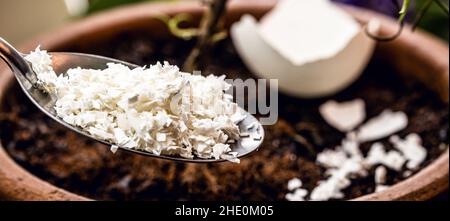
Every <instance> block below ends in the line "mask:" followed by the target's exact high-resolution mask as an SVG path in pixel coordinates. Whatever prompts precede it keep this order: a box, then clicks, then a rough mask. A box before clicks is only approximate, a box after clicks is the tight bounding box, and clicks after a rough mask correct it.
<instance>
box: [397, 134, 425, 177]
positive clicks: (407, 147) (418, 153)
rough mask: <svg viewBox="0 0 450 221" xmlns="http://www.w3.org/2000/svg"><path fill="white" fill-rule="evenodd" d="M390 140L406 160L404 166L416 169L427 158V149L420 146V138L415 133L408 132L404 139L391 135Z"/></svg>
mask: <svg viewBox="0 0 450 221" xmlns="http://www.w3.org/2000/svg"><path fill="white" fill-rule="evenodd" d="M390 142H391V143H392V144H393V145H394V147H395V148H396V149H398V150H400V152H402V154H403V156H405V158H406V159H407V160H408V162H407V163H406V167H407V168H408V169H410V170H417V169H418V168H419V166H420V165H421V164H422V163H423V162H424V161H425V159H426V158H427V149H425V147H423V146H422V139H421V138H420V136H419V135H417V134H410V135H408V136H406V138H405V139H404V140H402V139H400V137H398V136H392V137H391V138H390Z"/></svg>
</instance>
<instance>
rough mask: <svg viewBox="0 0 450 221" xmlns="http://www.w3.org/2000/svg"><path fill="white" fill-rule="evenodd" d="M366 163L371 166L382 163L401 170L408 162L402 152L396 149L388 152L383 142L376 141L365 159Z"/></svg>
mask: <svg viewBox="0 0 450 221" xmlns="http://www.w3.org/2000/svg"><path fill="white" fill-rule="evenodd" d="M364 163H365V165H366V166H369V167H372V166H375V165H378V164H381V165H384V166H387V167H389V168H391V169H393V170H395V171H400V170H401V169H402V168H403V165H404V164H405V163H406V159H405V157H404V156H403V155H402V154H401V153H399V152H397V151H394V150H391V151H389V152H386V150H385V148H384V146H383V144H381V143H374V144H373V145H372V147H371V148H370V151H369V153H368V154H367V157H366V158H365V159H364Z"/></svg>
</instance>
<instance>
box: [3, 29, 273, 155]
mask: <svg viewBox="0 0 450 221" xmlns="http://www.w3.org/2000/svg"><path fill="white" fill-rule="evenodd" d="M50 54H51V56H52V61H53V65H52V66H53V69H54V70H55V72H56V73H59V74H62V73H66V72H67V70H68V69H71V68H77V67H82V68H90V69H105V68H106V67H107V66H106V64H107V63H111V62H113V63H121V64H123V65H126V66H129V67H130V68H136V67H138V66H137V65H134V64H130V63H127V62H123V61H120V60H116V59H112V58H107V57H101V56H97V55H90V54H81V53H63V52H58V53H50ZM24 56H26V55H25V54H22V53H20V52H18V51H17V50H16V49H15V48H14V47H12V46H11V45H10V44H9V43H8V42H6V41H5V40H3V39H2V38H0V58H2V59H3V60H4V61H5V62H6V64H7V65H8V66H9V68H10V69H11V70H12V72H13V73H14V75H15V76H16V79H17V81H18V82H19V84H20V86H21V87H22V90H23V91H24V92H25V94H26V95H27V96H28V97H29V98H30V99H31V101H32V102H33V103H34V104H35V105H36V106H37V107H38V108H39V109H40V110H41V111H42V112H44V113H45V114H47V115H48V116H49V117H51V118H52V119H54V120H55V121H57V122H58V123H60V124H62V125H64V126H65V127H67V128H69V129H71V130H73V131H75V132H77V133H79V134H81V135H84V136H86V137H89V138H91V139H94V140H96V141H98V142H101V143H103V144H106V145H109V146H111V145H113V144H112V143H110V142H108V141H105V140H101V139H98V138H96V137H94V136H92V135H90V134H89V133H87V132H85V131H83V129H82V128H80V127H75V126H72V125H70V124H68V123H66V122H64V121H63V120H62V119H61V118H59V117H58V116H57V115H56V111H55V109H54V105H55V102H56V100H55V98H52V96H50V95H48V94H46V93H44V92H43V91H42V90H40V89H38V88H37V86H36V82H37V77H36V74H35V73H34V71H33V70H32V68H31V66H30V64H29V63H28V62H27V61H26V60H25V59H24ZM239 128H240V129H241V132H242V134H245V136H242V137H241V138H240V139H239V140H237V142H236V143H234V144H231V148H232V151H233V152H237V153H238V155H237V157H238V158H241V157H244V156H246V155H248V154H250V153H252V152H253V151H255V150H257V149H258V147H259V146H260V145H261V143H262V141H263V139H264V129H263V127H262V125H261V123H260V122H259V121H258V120H257V119H256V118H255V117H253V116H252V115H251V114H248V113H247V117H246V118H245V119H244V120H243V121H242V122H241V123H239ZM119 148H120V149H122V150H126V151H130V152H132V153H136V154H140V155H145V156H149V157H156V158H162V159H168V160H173V161H181V162H192V163H212V162H223V161H225V160H222V159H220V160H216V159H201V158H194V159H186V158H182V157H177V156H166V155H155V154H152V153H149V152H144V151H139V150H131V149H128V148H123V147H119Z"/></svg>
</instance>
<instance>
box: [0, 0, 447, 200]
mask: <svg viewBox="0 0 450 221" xmlns="http://www.w3.org/2000/svg"><path fill="white" fill-rule="evenodd" d="M275 2H276V0H267V1H261V0H246V1H232V2H231V3H230V5H229V8H230V10H237V11H242V12H245V11H247V10H252V11H254V10H260V11H265V10H267V9H268V8H271V7H273V5H274V4H275ZM345 9H346V10H348V11H349V12H350V13H352V14H353V15H354V16H355V17H356V18H357V19H358V20H360V21H364V22H367V21H368V20H369V19H370V18H371V17H374V16H377V17H379V18H380V19H381V21H382V23H383V29H385V31H392V30H395V29H396V27H397V24H396V23H395V22H394V21H393V20H391V19H389V18H386V17H384V16H380V15H378V14H375V13H373V12H369V11H366V10H362V9H356V8H352V7H348V6H346V7H345ZM201 10H203V9H202V7H200V6H199V5H198V4H197V3H195V2H178V3H144V4H136V5H130V6H126V7H121V8H118V9H113V10H110V11H106V12H102V13H99V14H97V15H94V16H91V17H88V18H86V19H83V20H81V21H77V22H74V23H72V24H69V25H66V26H65V27H63V28H61V29H59V30H56V31H54V32H50V33H49V34H46V35H42V36H40V37H37V38H35V39H34V40H32V41H30V42H28V43H25V44H23V45H22V46H21V47H19V48H20V49H21V50H23V51H29V50H31V49H33V48H34V47H35V46H36V45H37V44H41V45H42V46H43V48H57V47H60V46H62V45H64V44H65V43H67V42H71V41H73V40H75V39H82V37H83V36H89V35H92V34H93V33H95V32H96V31H98V28H99V27H100V28H102V29H103V30H105V29H108V28H110V27H113V26H120V25H121V24H127V23H128V22H130V21H133V20H138V19H149V18H150V17H152V16H155V15H158V14H161V13H167V14H176V13H180V12H186V11H189V12H193V13H196V12H197V13H198V12H201ZM411 37H413V38H414V39H415V40H419V41H420V40H423V41H424V42H427V44H432V45H433V47H437V48H438V49H439V50H440V51H441V54H440V55H442V56H443V57H444V59H445V57H446V59H445V62H444V60H443V61H440V63H439V69H438V74H443V75H447V76H448V69H449V63H448V52H449V48H448V45H446V44H445V43H443V42H441V41H439V40H437V39H436V38H434V37H432V36H430V35H429V34H426V33H423V32H420V31H419V32H416V33H414V34H413V33H410V32H405V33H404V34H403V36H402V37H401V39H399V41H402V39H403V40H404V39H408V38H411ZM408 43H409V44H412V43H411V42H410V41H406V44H408ZM411 47H412V46H411ZM414 47H424V48H425V47H427V46H423V45H414ZM425 51H427V50H425ZM428 53H432V52H428ZM444 53H446V56H444V55H445V54H444ZM426 56H427V54H425V55H423V57H426ZM432 57H435V56H432ZM426 60H427V59H426ZM433 62H434V61H431V63H433ZM444 79H445V78H444ZM446 80H447V82H446V85H447V88H445V91H446V93H447V94H448V77H447V78H446ZM13 81H14V78H13V75H12V74H10V73H9V74H6V73H5V71H4V70H3V73H2V74H1V75H0V88H1V89H2V90H0V100H1V99H3V98H4V96H6V94H5V93H6V92H7V91H8V88H9V87H10V86H11V85H13ZM441 96H444V98H443V99H444V101H445V102H446V103H448V97H447V98H445V95H442V94H441ZM0 164H1V165H2V166H0V186H1V187H2V188H3V189H2V188H0V197H5V198H6V199H11V200H90V199H89V198H87V197H84V196H80V195H77V194H74V193H71V192H69V191H66V190H63V189H61V188H58V187H56V186H54V185H52V184H50V183H48V182H47V181H45V180H42V179H40V178H38V177H36V176H34V175H33V174H31V173H30V172H28V171H26V170H25V169H23V168H22V167H21V166H20V165H18V164H17V163H16V162H14V161H13V160H12V159H11V157H10V156H9V155H8V154H7V153H6V152H5V150H4V148H3V147H2V146H1V144H0ZM448 176H449V151H448V150H447V151H446V152H445V153H443V154H442V155H441V156H440V157H439V158H438V159H436V160H435V161H434V162H433V163H431V164H430V165H429V166H427V167H426V168H424V169H422V170H421V171H420V172H418V173H417V174H415V175H414V176H412V177H410V178H408V179H405V180H403V181H401V182H399V183H397V184H395V185H394V186H392V187H390V188H388V189H387V190H385V191H383V192H380V193H373V194H369V195H365V196H361V197H359V198H356V199H354V200H383V201H384V200H403V199H416V200H425V199H429V198H430V197H432V196H434V195H433V194H437V193H438V192H439V191H442V190H444V189H445V188H448Z"/></svg>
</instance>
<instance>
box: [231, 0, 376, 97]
mask: <svg viewBox="0 0 450 221" xmlns="http://www.w3.org/2000/svg"><path fill="white" fill-rule="evenodd" d="M291 7H292V8H291ZM294 9H296V10H294ZM278 10H279V11H278ZM323 13H325V14H326V15H324V14H323ZM318 15H319V16H318ZM262 21H263V22H262V23H261V24H260V23H258V21H257V20H256V19H255V18H254V17H252V16H251V15H244V16H243V17H242V18H241V20H240V21H239V22H236V23H235V24H234V25H233V26H232V28H231V37H232V39H233V43H234V45H235V47H236V49H237V51H238V53H239V55H240V57H241V58H242V60H243V61H244V63H245V64H246V65H247V67H248V68H249V69H250V70H251V71H252V72H253V73H254V74H256V75H258V76H260V77H263V78H266V79H278V80H279V88H280V90H281V91H283V92H284V93H287V94H289V95H292V96H296V97H302V98H315V97H322V96H327V95H331V94H334V93H336V92H338V91H340V90H342V89H345V88H346V87H348V86H349V85H350V84H351V83H353V82H354V81H355V80H356V79H357V78H358V77H359V75H360V74H361V73H362V71H363V69H364V68H365V67H366V65H367V63H368V61H369V59H370V58H371V56H372V54H373V50H374V46H375V41H373V40H372V39H370V38H369V37H368V36H367V35H366V34H365V32H364V30H363V28H362V27H361V26H360V25H359V24H358V23H356V21H354V20H352V18H350V17H349V16H348V15H347V14H346V13H345V12H344V11H342V10H341V9H339V8H338V7H337V6H335V5H333V4H332V3H329V2H328V1H325V0H317V2H316V0H315V1H307V0H284V1H281V3H279V5H278V6H277V7H276V8H275V9H274V10H273V11H272V12H271V13H269V15H268V16H267V17H265V18H263V19H262ZM371 26H373V27H372V29H375V32H376V30H377V25H376V22H375V23H373V24H372V25H371Z"/></svg>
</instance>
